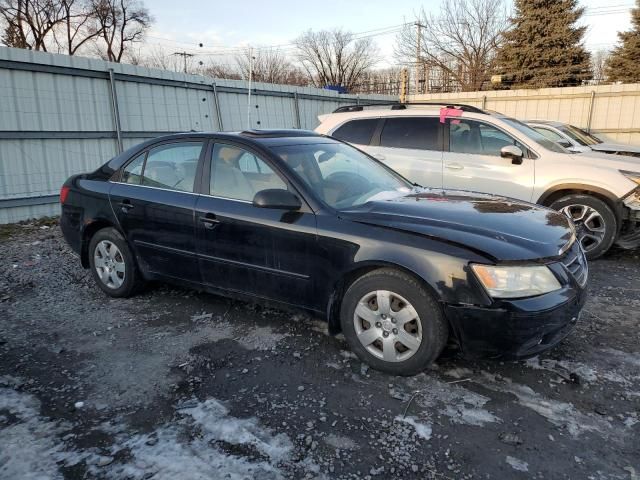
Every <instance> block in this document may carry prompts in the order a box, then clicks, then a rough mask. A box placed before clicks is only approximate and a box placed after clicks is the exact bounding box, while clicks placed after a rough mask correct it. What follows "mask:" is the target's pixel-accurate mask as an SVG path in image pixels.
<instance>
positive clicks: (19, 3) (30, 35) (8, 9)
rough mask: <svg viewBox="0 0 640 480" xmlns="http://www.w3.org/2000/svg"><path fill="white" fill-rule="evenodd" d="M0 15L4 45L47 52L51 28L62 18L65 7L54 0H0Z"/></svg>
mask: <svg viewBox="0 0 640 480" xmlns="http://www.w3.org/2000/svg"><path fill="white" fill-rule="evenodd" d="M0 16H2V18H3V20H4V22H5V31H4V34H3V36H2V42H3V43H4V44H5V45H7V46H10V47H19V48H27V49H29V50H42V51H45V52H46V51H47V41H48V40H49V38H50V36H51V34H52V31H53V29H54V28H55V27H56V26H57V25H58V24H60V22H62V21H63V19H64V8H63V7H62V4H61V2H59V1H56V0H0Z"/></svg>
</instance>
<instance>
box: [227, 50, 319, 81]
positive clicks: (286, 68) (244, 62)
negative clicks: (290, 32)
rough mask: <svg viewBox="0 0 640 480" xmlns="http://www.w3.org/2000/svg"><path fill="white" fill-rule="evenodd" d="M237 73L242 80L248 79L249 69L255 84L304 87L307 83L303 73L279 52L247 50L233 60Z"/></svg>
mask: <svg viewBox="0 0 640 480" xmlns="http://www.w3.org/2000/svg"><path fill="white" fill-rule="evenodd" d="M235 61H236V64H237V66H238V69H237V70H238V72H239V73H240V75H241V76H242V78H245V79H247V78H249V69H251V73H252V78H253V80H254V81H256V82H265V83H278V84H284V85H305V84H306V83H308V80H307V77H306V75H305V74H304V72H303V71H301V70H300V69H299V68H296V67H294V65H293V64H292V63H291V62H290V61H289V59H287V57H286V56H285V55H284V53H283V52H282V51H281V50H277V49H272V48H269V49H264V48H256V49H250V48H247V49H246V50H245V51H244V52H243V53H241V54H240V55H237V56H236V58H235Z"/></svg>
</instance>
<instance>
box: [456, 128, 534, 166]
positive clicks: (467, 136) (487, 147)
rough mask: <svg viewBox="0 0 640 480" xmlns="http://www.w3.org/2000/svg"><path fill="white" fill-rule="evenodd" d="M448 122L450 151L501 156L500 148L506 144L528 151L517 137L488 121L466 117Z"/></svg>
mask: <svg viewBox="0 0 640 480" xmlns="http://www.w3.org/2000/svg"><path fill="white" fill-rule="evenodd" d="M448 123H449V151H450V152H454V153H469V154H473V155H491V156H494V157H499V156H500V150H501V149H502V147H504V146H506V145H516V146H517V147H520V149H522V151H523V152H527V148H526V147H525V146H524V145H522V144H521V143H520V142H518V141H517V140H516V139H514V138H513V137H511V136H509V135H507V134H506V133H504V132H503V131H502V130H500V129H498V128H496V127H494V126H492V125H489V124H487V123H483V122H477V121H475V120H464V119H461V120H458V121H455V122H454V121H450V122H448Z"/></svg>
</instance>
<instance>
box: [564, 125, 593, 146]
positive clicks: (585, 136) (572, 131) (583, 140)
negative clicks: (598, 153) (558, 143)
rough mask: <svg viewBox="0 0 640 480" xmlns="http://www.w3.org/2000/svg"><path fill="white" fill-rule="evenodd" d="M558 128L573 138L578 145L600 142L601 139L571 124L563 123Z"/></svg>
mask: <svg viewBox="0 0 640 480" xmlns="http://www.w3.org/2000/svg"><path fill="white" fill-rule="evenodd" d="M558 130H560V131H561V132H562V133H564V134H565V135H567V136H569V137H571V138H572V139H574V140H575V141H576V142H578V143H579V144H580V145H584V146H589V145H596V144H598V143H602V140H600V139H598V138H596V137H594V136H593V135H591V134H590V133H587V132H585V131H584V130H582V129H580V128H578V127H574V126H573V125H563V126H562V127H558Z"/></svg>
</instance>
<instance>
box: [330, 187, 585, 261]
mask: <svg viewBox="0 0 640 480" xmlns="http://www.w3.org/2000/svg"><path fill="white" fill-rule="evenodd" d="M340 215H341V217H342V218H346V219H349V220H351V221H354V222H360V223H366V224H370V225H376V226H379V227H383V228H389V229H395V230H401V231H405V232H409V233H414V234H419V235H424V236H428V237H430V238H434V239H437V240H441V241H446V242H450V243H454V244H458V245H460V246H463V247H465V248H468V249H470V250H474V251H476V252H478V253H481V254H483V255H484V256H488V257H490V258H491V259H492V260H494V261H513V260H538V259H541V258H548V257H555V256H558V255H560V254H561V253H562V252H563V251H564V249H566V248H567V247H568V246H569V245H570V244H571V243H572V242H573V240H574V239H575V230H574V228H573V226H572V224H571V223H570V221H569V220H568V219H567V218H566V217H565V216H564V215H561V214H559V213H557V212H555V211H553V210H550V209H548V208H544V207H539V206H537V205H533V204H530V203H525V202H520V201H518V200H513V199H506V198H502V197H495V196H492V195H484V194H481V193H475V192H474V193H472V192H462V191H457V190H449V191H442V190H430V189H424V190H423V191H420V192H418V193H412V194H409V195H406V196H401V197H398V198H394V199H391V200H383V201H370V202H367V203H365V204H363V205H360V206H358V207H354V208H351V209H349V210H343V211H341V212H340Z"/></svg>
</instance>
